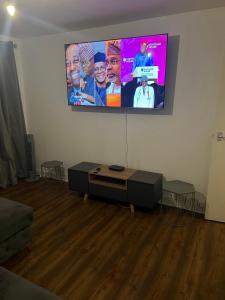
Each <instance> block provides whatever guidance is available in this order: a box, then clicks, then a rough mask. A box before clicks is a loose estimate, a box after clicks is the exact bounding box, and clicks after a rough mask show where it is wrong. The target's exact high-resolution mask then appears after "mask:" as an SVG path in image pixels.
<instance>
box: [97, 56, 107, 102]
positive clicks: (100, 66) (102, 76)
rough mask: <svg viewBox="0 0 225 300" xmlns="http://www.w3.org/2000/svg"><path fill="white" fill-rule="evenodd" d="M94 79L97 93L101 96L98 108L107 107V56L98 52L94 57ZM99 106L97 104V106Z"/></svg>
mask: <svg viewBox="0 0 225 300" xmlns="http://www.w3.org/2000/svg"><path fill="white" fill-rule="evenodd" d="M94 77H95V88H96V92H97V93H98V95H99V96H100V99H101V101H100V103H98V106H105V105H106V66H105V54H104V53H102V52H97V53H96V54H95V56H94ZM96 105H97V104H96Z"/></svg>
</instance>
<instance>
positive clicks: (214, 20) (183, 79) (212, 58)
mask: <svg viewBox="0 0 225 300" xmlns="http://www.w3.org/2000/svg"><path fill="white" fill-rule="evenodd" d="M224 28H225V8H219V9H213V10H205V11H198V12H192V13H185V14H179V15H173V16H167V17H160V18H154V19H145V20H141V21H136V22H130V23H126V24H117V25H114V26H107V27H100V28H92V29H89V30H82V31H77V32H76V31H75V32H71V33H67V34H58V35H52V36H45V37H37V38H31V39H24V40H22V41H21V45H20V47H21V49H20V51H21V54H22V66H23V75H24V87H25V92H26V95H25V98H26V116H27V124H28V129H29V132H30V133H33V134H34V136H35V141H36V154H37V161H38V165H40V163H41V162H43V161H46V160H55V159H57V160H62V161H63V162H64V166H65V167H66V168H67V167H69V166H72V165H74V164H76V163H78V162H80V161H92V162H100V163H107V164H112V163H114V164H122V165H125V164H126V146H127V145H128V164H129V167H132V168H138V169H143V170H149V171H158V172H161V173H163V174H164V175H165V176H166V178H167V179H180V180H184V181H188V182H191V183H194V185H195V187H196V189H197V190H198V191H200V192H202V193H204V194H206V191H207V185H208V172H209V159H210V149H211V138H212V137H211V135H212V130H213V120H214V116H215V111H216V100H217V99H216V94H217V91H218V89H219V88H220V87H221V84H222V83H221V80H220V76H221V72H220V69H221V66H222V64H224V61H223V60H222V59H223V53H224V49H225V40H224V32H223V30H224ZM164 32H168V33H169V35H170V36H178V37H179V53H178V65H177V70H175V69H174V73H175V72H176V71H177V74H176V88H175V94H174V99H173V112H172V114H170V115H149V114H147V115H143V114H128V115H127V143H126V138H125V137H126V115H125V114H124V113H121V112H120V113H100V112H88V111H87V112H84V111H72V110H71V108H70V107H68V106H67V97H66V85H65V65H64V43H69V42H79V41H91V40H98V39H107V38H116V37H126V36H137V35H145V34H156V33H164ZM168 64H170V61H168ZM224 67H225V66H224Z"/></svg>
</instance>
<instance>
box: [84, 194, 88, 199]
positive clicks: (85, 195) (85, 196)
mask: <svg viewBox="0 0 225 300" xmlns="http://www.w3.org/2000/svg"><path fill="white" fill-rule="evenodd" d="M87 200H88V194H87V193H85V194H84V201H87Z"/></svg>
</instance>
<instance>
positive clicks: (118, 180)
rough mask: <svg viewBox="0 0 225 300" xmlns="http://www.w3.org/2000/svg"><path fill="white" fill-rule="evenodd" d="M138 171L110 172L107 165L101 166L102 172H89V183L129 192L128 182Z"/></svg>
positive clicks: (94, 170) (126, 169)
mask: <svg viewBox="0 0 225 300" xmlns="http://www.w3.org/2000/svg"><path fill="white" fill-rule="evenodd" d="M135 172H136V170H133V169H128V168H125V169H124V170H123V171H120V172H118V171H113V170H110V169H109V167H108V166H107V165H101V166H100V171H98V172H97V173H96V169H93V170H91V171H90V172H89V183H93V184H97V185H101V186H105V187H111V188H114V189H121V190H127V180H128V178H129V177H130V176H131V175H133V174H134V173H135Z"/></svg>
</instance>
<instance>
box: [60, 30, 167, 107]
mask: <svg viewBox="0 0 225 300" xmlns="http://www.w3.org/2000/svg"><path fill="white" fill-rule="evenodd" d="M159 35H165V36H166V37H167V39H166V67H165V99H166V85H167V58H168V39H169V34H168V33H159V34H150V35H139V36H130V37H129V36H128V37H123V38H111V39H107V40H94V41H86V42H72V43H66V44H64V57H65V59H64V63H65V74H66V89H67V105H68V106H70V107H75V108H78V107H79V108H82V107H83V108H103V109H125V110H126V109H132V110H142V111H143V110H147V111H163V110H164V109H165V100H164V101H163V106H162V107H160V108H156V107H153V108H147V107H132V106H102V105H72V104H70V103H69V99H68V85H67V73H66V48H67V47H68V46H69V45H73V44H76V45H79V44H85V43H95V42H107V41H113V40H123V39H132V38H142V37H150V36H159Z"/></svg>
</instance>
